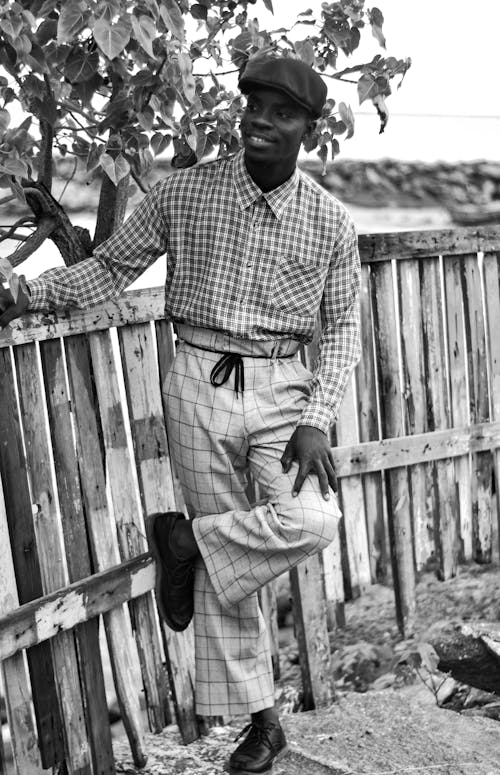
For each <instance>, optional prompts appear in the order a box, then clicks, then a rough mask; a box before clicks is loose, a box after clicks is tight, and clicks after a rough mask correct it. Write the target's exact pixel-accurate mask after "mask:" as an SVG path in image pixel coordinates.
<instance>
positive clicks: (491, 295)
mask: <svg viewBox="0 0 500 775" xmlns="http://www.w3.org/2000/svg"><path fill="white" fill-rule="evenodd" d="M483 269H484V286H485V299H486V310H487V330H488V341H487V343H488V350H489V365H490V369H489V380H490V381H489V388H490V391H489V392H490V399H491V404H490V405H491V419H492V420H494V421H498V420H500V337H499V336H498V331H500V271H499V269H500V267H499V254H498V253H486V254H485V255H484V258H483ZM494 461H495V480H496V482H495V483H496V493H497V499H496V509H497V512H496V518H495V519H494V521H493V529H494V533H495V538H496V540H495V541H494V542H493V552H494V560H495V561H497V562H498V560H499V559H500V541H499V532H500V526H499V520H500V493H499V488H500V450H499V449H496V450H495V452H494Z"/></svg>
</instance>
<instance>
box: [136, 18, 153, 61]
mask: <svg viewBox="0 0 500 775" xmlns="http://www.w3.org/2000/svg"><path fill="white" fill-rule="evenodd" d="M132 29H133V31H134V37H135V39H136V40H137V41H138V42H139V43H140V45H141V46H142V48H143V49H144V51H145V52H146V54H148V55H149V56H150V57H154V52H153V40H154V39H155V37H156V27H155V23H154V21H153V20H152V19H151V17H150V16H144V14H143V15H142V16H139V18H137V17H136V16H132Z"/></svg>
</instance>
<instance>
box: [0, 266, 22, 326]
mask: <svg viewBox="0 0 500 775" xmlns="http://www.w3.org/2000/svg"><path fill="white" fill-rule="evenodd" d="M25 288H26V284H25V282H24V277H23V276H21V277H20V278H19V288H18V294H17V301H14V297H13V296H12V293H11V292H10V290H9V289H8V288H2V286H1V285H0V329H1V328H5V326H6V325H7V324H8V323H10V321H11V320H14V318H18V317H21V315H24V313H25V312H26V310H27V309H28V304H29V296H28V294H27V292H26V290H25Z"/></svg>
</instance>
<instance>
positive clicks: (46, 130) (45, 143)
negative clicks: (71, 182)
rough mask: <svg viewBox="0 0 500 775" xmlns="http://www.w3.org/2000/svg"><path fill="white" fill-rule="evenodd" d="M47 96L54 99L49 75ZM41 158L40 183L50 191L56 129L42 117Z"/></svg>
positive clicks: (45, 78)
mask: <svg viewBox="0 0 500 775" xmlns="http://www.w3.org/2000/svg"><path fill="white" fill-rule="evenodd" d="M43 79H44V82H45V89H46V92H47V95H48V96H49V97H51V98H52V99H54V95H53V92H52V88H51V85H50V80H49V77H48V75H44V77H43ZM40 134H41V143H40V157H41V161H42V163H41V164H40V168H39V170H38V182H39V183H43V185H44V186H45V187H46V188H47V189H48V190H49V191H50V190H51V189H52V144H53V142H54V127H53V126H52V125H51V124H49V122H48V121H45V119H43V118H41V117H40Z"/></svg>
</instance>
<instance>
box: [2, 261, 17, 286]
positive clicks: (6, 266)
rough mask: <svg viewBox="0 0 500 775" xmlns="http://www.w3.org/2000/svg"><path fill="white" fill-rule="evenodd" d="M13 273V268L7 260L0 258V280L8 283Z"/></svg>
mask: <svg viewBox="0 0 500 775" xmlns="http://www.w3.org/2000/svg"><path fill="white" fill-rule="evenodd" d="M13 273H14V268H13V266H12V264H11V263H10V261H9V259H8V258H4V257H2V256H0V279H1V280H4V281H6V282H9V280H10V278H11V277H12V275H13Z"/></svg>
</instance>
